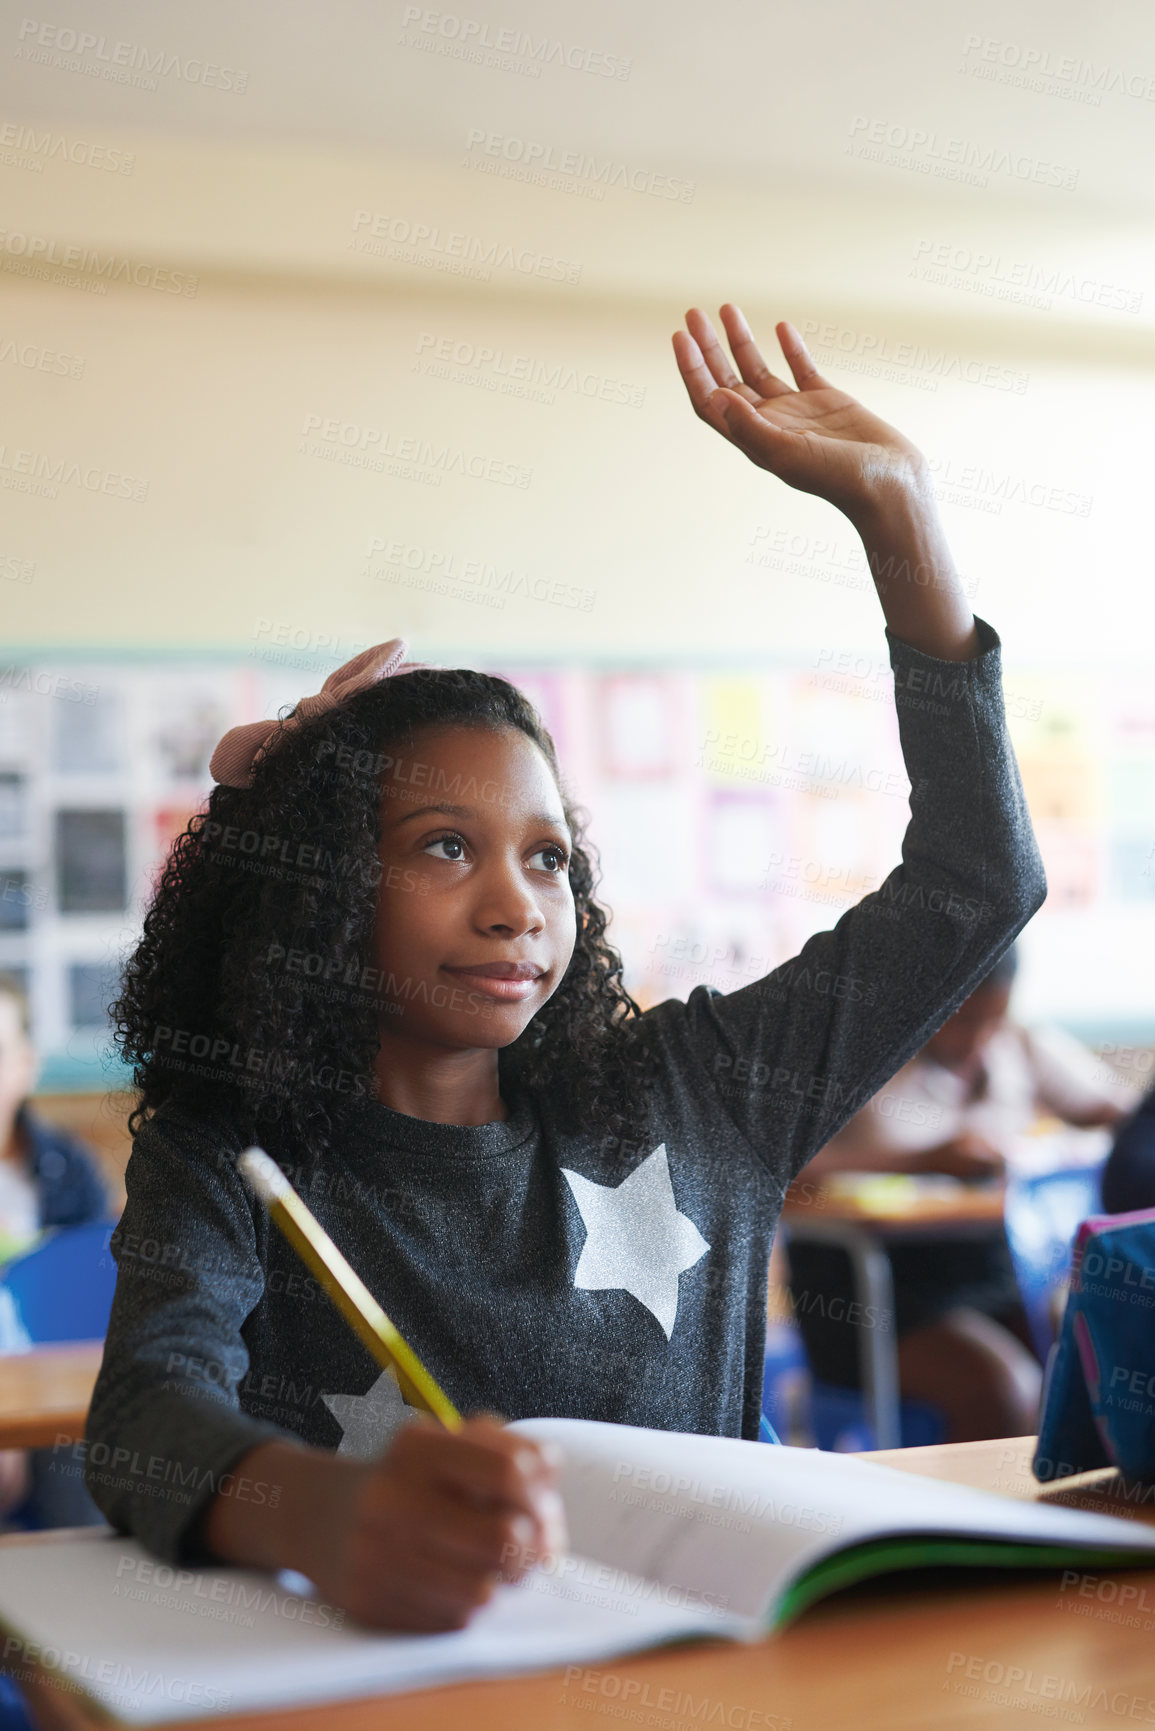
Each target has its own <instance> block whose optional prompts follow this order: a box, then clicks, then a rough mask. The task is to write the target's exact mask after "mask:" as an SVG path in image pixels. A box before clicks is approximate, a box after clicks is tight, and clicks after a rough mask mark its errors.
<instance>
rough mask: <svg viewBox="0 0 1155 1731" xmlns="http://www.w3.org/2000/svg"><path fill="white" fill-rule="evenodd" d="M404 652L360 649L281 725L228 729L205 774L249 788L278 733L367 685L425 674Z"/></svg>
mask: <svg viewBox="0 0 1155 1731" xmlns="http://www.w3.org/2000/svg"><path fill="white" fill-rule="evenodd" d="M408 647H409V646H408V644H407V643H406V641H405V639H404V638H403V637H391V638H390V639H389V641H388V643H376V644H374V645H373V647H372V648H371V649H363V650H362V651H361V653H360V655H354V656H353V658H352V660H351V661H346V662H345V664H344V666H343V667H336V668H334V670H333V672H332V673H330V675H329V677H328V679H326V681H325V683H324V685H322V687H321V689H320V691H319V692H318V693H317V695H316V696H315V697H302V698H301V700H300V702H299V703H298V704H297V707H296V709H295V710H294V711H293V713H292V715H290V716H289V717H288V718H287V719H286V720H285V721H248V722H245V723H244V724H243V726H241V727H230V728H229V731H228V732H227V733H226V734H225V735H224V737H223V738H222V739H221V740H219V741H218V744H217V748H216V750H215V751H214V752H213V755H212V758H211V759H210V761H209V774H210V775H211V776H212V778H213V780H214V781H219V782H223V783H224V784H225V786H226V787H252V785H253V768H254V765H255V763H256V759H257V757H258V756H259V754H260V753H261V751H262V750H264V749H266V748H267V747H268V744H269V742H270V740H271V738H272V736H273V735H274V734H276V733H279V732H280V730H281V729H282V728H285V727H292V726H293V725H294V724H299V723H300V722H302V721H312V719H313V717H314V716H317V715H323V714H324V713H325V711H326V710H327V709H337V708H338V707H339V706H340V705H341V704H342V703H346V702H348V700H349V698H350V697H352V696H354V694H355V693H356V692H358V691H364V689H365V687H366V686H368V685H376V684H377V682H378V681H379V680H381V679H388V678H390V677H391V676H392V675H394V674H398V673H417V672H423V671H425V670H426V669H427V668H428V666H429V663H428V662H425V661H406V660H405V651H406V649H407V648H408Z"/></svg>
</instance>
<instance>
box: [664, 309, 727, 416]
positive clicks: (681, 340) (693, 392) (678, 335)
mask: <svg viewBox="0 0 1155 1731" xmlns="http://www.w3.org/2000/svg"><path fill="white" fill-rule="evenodd" d="M674 355H675V357H676V359H677V362H678V371H679V372H680V373H681V375H682V380H683V383H684V384H685V387H686V390H687V392H688V393H689V397H690V402H691V404H692V405H693V409H694V413H695V414H696V415H698V416H700V417H701V419H702V420H703V421H706V422H707V423H708V424H709V425H710V426H711V427H713V428H714V430H715V431H716V432H719V433H721V434H722V435H723V437H725V438H729V436H730V435H729V433H728V432H727V429H726V423H725V421H724V419H723V417H722V413H721V410H722V405H723V403H724V402H725V398H724V397H721V396H720V395H719V392H718V387H717V385H716V384H715V382H714V375H713V374H712V373H711V372H710V370H709V368H708V367H707V365H706V363H705V361H704V360H703V358H702V351H701V349H700V348H699V347H698V345H697V343H696V342H695V341H694V339H693V337H692V336H690V335H689V333H688V332H686V331H675V332H674Z"/></svg>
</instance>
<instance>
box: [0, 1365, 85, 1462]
mask: <svg viewBox="0 0 1155 1731" xmlns="http://www.w3.org/2000/svg"><path fill="white" fill-rule="evenodd" d="M103 1356H104V1342H103V1341H101V1340H84V1341H80V1342H71V1341H69V1342H62V1343H61V1344H60V1345H58V1346H38V1347H35V1348H34V1349H33V1350H32V1351H31V1352H11V1353H3V1354H0V1448H3V1449H15V1448H48V1447H51V1445H52V1444H53V1443H54V1442H55V1441H56V1439H57V1437H58V1436H61V1435H63V1434H64V1433H65V1432H67V1434H68V1435H69V1436H70V1437H82V1436H83V1435H84V1421H85V1418H86V1416H87V1414H88V1403H89V1401H90V1400H91V1398H92V1390H93V1386H94V1384H95V1382H96V1376H97V1372H98V1371H99V1369H100V1361H101V1359H102V1358H103Z"/></svg>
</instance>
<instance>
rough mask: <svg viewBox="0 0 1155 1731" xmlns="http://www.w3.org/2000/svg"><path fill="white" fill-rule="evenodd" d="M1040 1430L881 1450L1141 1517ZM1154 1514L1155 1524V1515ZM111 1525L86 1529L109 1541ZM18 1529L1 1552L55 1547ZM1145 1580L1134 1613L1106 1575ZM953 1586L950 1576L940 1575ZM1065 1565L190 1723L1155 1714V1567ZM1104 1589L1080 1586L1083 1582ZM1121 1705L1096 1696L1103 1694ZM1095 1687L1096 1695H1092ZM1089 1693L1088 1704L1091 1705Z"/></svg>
mask: <svg viewBox="0 0 1155 1731" xmlns="http://www.w3.org/2000/svg"><path fill="white" fill-rule="evenodd" d="M1033 1448H1034V1438H1033V1437H1018V1438H1014V1439H1012V1440H1011V1441H1009V1442H985V1443H956V1444H953V1445H944V1446H942V1447H938V1448H927V1449H903V1450H899V1451H896V1452H893V1453H889V1454H876V1455H870V1456H867V1457H866V1458H867V1459H871V1460H877V1461H879V1462H881V1463H882V1464H883V1465H886V1466H896V1467H900V1468H902V1469H903V1470H906V1471H910V1472H916V1473H923V1474H926V1475H928V1476H929V1477H931V1478H941V1479H946V1480H949V1481H953V1482H957V1483H960V1484H971V1485H977V1486H978V1487H980V1488H981V1489H986V1490H995V1491H1000V1492H1002V1493H1003V1494H1004V1495H1007V1496H1014V1497H1024V1498H1029V1499H1032V1500H1033V1499H1047V1500H1053V1501H1061V1502H1064V1503H1067V1504H1070V1505H1073V1506H1076V1507H1084V1508H1095V1509H1101V1510H1103V1511H1105V1512H1108V1513H1114V1514H1119V1513H1126V1512H1128V1511H1129V1510H1130V1511H1134V1504H1132V1503H1129V1502H1127V1501H1126V1500H1124V1499H1122V1498H1120V1497H1118V1496H1112V1495H1111V1491H1112V1489H1116V1490H1117V1489H1118V1480H1117V1477H1116V1475H1115V1474H1113V1473H1109V1472H1106V1473H1084V1474H1082V1475H1081V1476H1080V1477H1079V1478H1077V1479H1067V1480H1064V1481H1063V1488H1061V1489H1048V1488H1045V1487H1042V1486H1040V1485H1037V1484H1036V1483H1035V1481H1034V1479H1033V1478H1032V1477H1031V1472H1030V1458H1031V1453H1032V1450H1033ZM1148 1518H1151V1516H1150V1512H1149V1511H1148ZM102 1531H103V1529H100V1528H96V1529H93V1528H85V1529H83V1532H84V1536H85V1537H86V1538H91V1539H93V1540H97V1539H99V1538H100V1536H101V1532H102ZM52 1542H53V1535H52V1534H51V1533H45V1534H29V1535H27V1536H24V1535H12V1536H11V1537H8V1538H4V1539H0V1544H4V1545H8V1544H51V1543H52ZM1099 1579H1101V1580H1102V1582H1103V1584H1104V1585H1105V1586H1110V1583H1111V1582H1112V1580H1115V1579H1117V1580H1118V1581H1119V1582H1121V1583H1123V1584H1125V1585H1127V1586H1129V1587H1133V1588H1135V1589H1136V1590H1137V1593H1138V1594H1141V1595H1142V1597H1132V1596H1130V1595H1129V1603H1130V1606H1131V1609H1132V1615H1131V1618H1130V1622H1128V1619H1127V1617H1126V1616H1125V1615H1123V1614H1121V1613H1120V1612H1119V1610H1118V1608H1117V1606H1116V1605H1115V1603H1114V1599H1113V1598H1112V1596H1111V1594H1110V1593H1108V1594H1105V1595H1102V1596H1099V1595H1098V1590H1097V1582H1098V1580H1099ZM940 1580H941V1577H940ZM1063 1581H1064V1576H1063V1574H1062V1571H1060V1570H1051V1571H1048V1572H1047V1573H1046V1574H1045V1575H1036V1576H1034V1577H1033V1578H1030V1579H1025V1578H1022V1577H1017V1576H1015V1575H1014V1574H1009V1575H1005V1576H1004V1575H1001V1574H999V1575H994V1574H986V1575H985V1576H984V1577H983V1578H982V1579H981V1580H976V1579H974V1578H971V1579H970V1580H968V1578H967V1575H966V1572H965V1571H959V1573H958V1574H957V1575H956V1576H954V1577H953V1578H952V1579H951V1580H950V1581H949V1582H948V1583H946V1584H939V1585H936V1586H934V1587H932V1588H930V1589H929V1590H928V1587H927V1585H926V1583H925V1581H923V1582H922V1583H920V1584H919V1585H914V1584H904V1583H903V1582H902V1579H901V1577H898V1578H896V1579H895V1580H893V1581H891V1582H887V1583H885V1584H882V1585H880V1584H877V1583H875V1584H872V1583H870V1582H866V1583H863V1584H862V1585H861V1586H859V1587H856V1588H855V1589H854V1590H853V1591H852V1592H850V1593H845V1594H842V1595H841V1596H839V1597H838V1598H837V1599H832V1600H827V1601H825V1602H824V1603H820V1604H818V1605H815V1606H812V1607H811V1609H810V1610H809V1611H807V1612H805V1613H804V1615H803V1616H802V1618H801V1620H800V1621H799V1622H797V1623H795V1624H793V1625H792V1626H791V1627H790V1628H788V1629H786V1630H785V1631H784V1632H783V1633H782V1634H780V1635H774V1636H771V1637H770V1638H769V1639H768V1640H766V1641H764V1642H761V1643H760V1644H758V1645H757V1646H750V1647H746V1646H740V1645H738V1644H736V1643H730V1642H709V1643H695V1644H687V1645H683V1646H680V1647H667V1648H664V1649H659V1650H655V1651H651V1652H648V1653H640V1654H635V1655H632V1656H626V1657H623V1658H621V1659H615V1660H613V1661H611V1662H610V1663H609V1664H607V1665H604V1666H597V1667H592V1666H583V1667H581V1668H580V1670H578V1671H577V1673H576V1675H575V1674H573V1671H572V1670H571V1671H569V1672H567V1671H551V1672H548V1673H539V1674H537V1675H536V1676H532V1677H513V1678H507V1679H505V1680H498V1681H489V1682H484V1683H455V1684H450V1685H448V1686H447V1687H445V1688H442V1689H423V1690H420V1691H418V1692H416V1693H413V1694H405V1695H392V1696H377V1697H375V1698H372V1699H368V1700H363V1701H350V1702H345V1703H334V1704H329V1705H325V1706H321V1707H311V1708H303V1709H301V1710H300V1711H298V1712H286V1711H284V1710H278V1711H277V1712H275V1713H261V1714H245V1715H243V1716H240V1717H237V1716H229V1715H227V1714H220V1713H216V1714H213V1715H212V1716H211V1717H210V1718H207V1719H197V1720H195V1721H194V1720H186V1721H184V1722H183V1723H184V1725H185V1727H187V1731H208V1727H210V1726H212V1727H214V1728H215V1731H229V1728H230V1727H235V1728H236V1731H242V1728H243V1731H380V1728H381V1727H383V1726H387V1727H388V1731H444V1727H445V1726H446V1725H452V1726H458V1727H468V1728H469V1731H591V1727H597V1726H609V1725H611V1724H613V1723H614V1722H617V1721H620V1722H623V1723H626V1724H629V1723H633V1724H642V1725H644V1724H651V1725H654V1726H657V1727H660V1728H662V1731H698V1728H699V1727H706V1728H708V1727H712V1726H719V1727H723V1728H727V1727H729V1728H733V1731H938V1728H940V1727H949V1728H950V1731H956V1728H959V1727H968V1726H976V1727H982V1728H983V1731H998V1728H1004V1731H1022V1727H1023V1726H1024V1725H1028V1724H1030V1723H1031V1722H1032V1716H1033V1719H1034V1720H1043V1719H1048V1718H1053V1719H1056V1720H1057V1721H1058V1722H1059V1723H1067V1724H1079V1725H1082V1726H1089V1727H1092V1728H1094V1727H1113V1731H1120V1727H1121V1726H1122V1725H1124V1724H1127V1723H1131V1724H1152V1723H1155V1643H1152V1640H1151V1636H1150V1633H1149V1629H1150V1627H1151V1626H1153V1625H1155V1570H1138V1569H1127V1570H1123V1571H1120V1572H1119V1574H1118V1576H1117V1577H1112V1576H1111V1575H1109V1574H1107V1573H1103V1574H1102V1576H1101V1577H1099V1576H1096V1575H1095V1574H1088V1575H1085V1576H1080V1577H1079V1580H1078V1581H1076V1582H1071V1581H1069V1580H1068V1581H1067V1584H1066V1587H1064V1585H1063ZM1084 1581H1085V1582H1088V1583H1090V1584H1091V1586H1092V1588H1093V1589H1094V1590H1093V1591H1092V1592H1091V1593H1090V1594H1087V1593H1080V1591H1079V1584H1080V1582H1084ZM1102 1690H1105V1691H1106V1697H1105V1700H1100V1702H1099V1704H1098V1705H1096V1696H1097V1694H1098V1692H1099V1691H1102ZM1084 1692H1085V1693H1084ZM1080 1697H1082V1700H1080ZM35 1702H36V1712H37V1714H38V1720H37V1723H38V1724H39V1725H40V1726H41V1727H42V1728H43V1731H92V1728H93V1727H95V1726H96V1725H97V1724H98V1723H99V1721H98V1720H97V1719H96V1718H95V1717H90V1716H89V1715H88V1714H87V1713H85V1712H84V1711H83V1710H82V1708H81V1707H80V1706H79V1705H78V1703H77V1700H76V1697H75V1696H73V1695H70V1694H67V1693H66V1692H65V1691H63V1690H59V1689H57V1688H55V1687H54V1686H53V1685H51V1684H43V1685H40V1686H38V1687H37V1689H36V1690H35Z"/></svg>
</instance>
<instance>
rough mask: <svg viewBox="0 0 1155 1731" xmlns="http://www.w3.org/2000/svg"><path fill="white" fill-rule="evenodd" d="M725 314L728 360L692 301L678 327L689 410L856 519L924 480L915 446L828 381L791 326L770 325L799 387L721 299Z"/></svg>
mask: <svg viewBox="0 0 1155 1731" xmlns="http://www.w3.org/2000/svg"><path fill="white" fill-rule="evenodd" d="M721 315H722V323H723V325H724V326H725V330H726V335H727V337H728V339H729V343H730V350H731V353H732V354H733V357H734V365H733V366H732V365H731V363H730V357H729V356H728V355H727V354H726V351H725V349H724V348H723V347H722V345H721V343H720V342H719V341H718V338H717V335H716V334H715V331H714V327H713V325H712V324H711V322H710V320H709V319H708V318H707V317H706V314H705V313H704V312H702V311H701V310H700V309H699V308H698V307H691V309H690V311H689V312H688V313H687V314H686V329H685V330H684V331H678V332H676V333H675V336H674V354H675V356H676V358H677V362H678V370H679V371H680V373H681V375H682V378H683V380H684V382H685V386H686V390H687V392H688V393H689V397H690V401H691V403H692V404H693V406H694V412H695V414H696V415H698V416H699V417H700V419H702V420H703V421H706V422H707V423H708V424H709V425H710V426H711V427H713V428H714V430H715V431H716V432H718V433H721V435H722V437H723V438H724V439H728V440H729V441H730V443H731V444H732V445H736V446H737V447H738V449H739V450H740V451H742V452H743V453H744V454H745V455H746V456H747V457H749V459H750V461H751V462H752V463H757V464H758V466H759V468H762V469H769V471H770V473H771V474H772V475H777V476H778V477H779V479H780V480H783V481H785V482H787V483H788V485H790V486H791V487H798V488H799V489H800V490H801V491H802V492H804V493H817V494H818V496H819V497H820V498H823V499H828V500H829V501H830V503H831V504H832V505H836V506H837V507H838V509H839V510H840V511H844V512H845V513H846V515H847V516H848V517H849V518H850V519H851V521H852V522H856V521H857V520H858V518H859V517H860V516H861V515H862V514H863V513H864V512H869V511H873V510H875V509H876V508H877V507H878V505H879V503H880V500H882V499H884V498H885V496H886V495H887V494H888V493H889V492H891V491H895V490H897V489H898V488H901V487H902V486H903V485H904V484H906V483H909V482H914V481H918V482H925V479H926V472H927V466H926V462H925V459H924V458H923V456H922V454H921V452H920V451H919V450H918V449H917V447H916V446H914V445H912V444H911V442H910V440H909V439H905V438H904V437H903V436H902V434H901V433H900V432H898V431H897V430H896V429H895V428H894V427H891V426H889V425H888V424H887V422H885V421H883V420H880V419H879V417H878V416H877V415H872V414H871V413H870V411H869V409H865V408H863V406H862V404H861V403H859V402H856V401H855V399H854V398H853V397H850V396H847V394H846V392H845V391H840V390H837V389H836V388H835V387H834V386H833V385H832V384H830V382H829V381H828V380H827V379H824V378H823V377H822V374H821V373H820V372H819V371H818V369H817V367H816V366H815V365H814V362H813V361H812V360H811V358H810V355H809V354H808V352H807V349H806V345H805V343H804V342H803V341H802V338H801V337H800V336H799V334H798V332H797V331H796V330H795V329H794V326H793V325H790V324H787V323H785V322H783V323H781V324H778V325H776V326H775V330H776V332H777V335H778V341H779V343H780V344H781V347H782V353H783V355H784V356H785V357H786V363H787V365H788V366H789V368H790V371H791V373H792V375H793V377H794V382H795V384H796V385H797V387H798V388H797V390H792V389H791V388H790V386H789V385H788V384H786V383H784V382H783V380H782V379H779V378H777V377H776V376H775V375H774V374H773V373H772V372H771V371H770V369H769V367H768V366H767V365H766V362H765V361H764V360H763V358H762V354H761V351H760V350H759V348H758V345H757V344H756V343H755V341H754V338H753V336H752V335H751V333H750V327H749V325H748V324H747V323H746V320H745V318H744V317H743V315H742V313H741V312H740V311H739V309H738V308H737V307H736V306H733V305H731V304H730V303H727V304H726V305H725V306H724V307H722V309H721ZM734 366H736V367H737V369H738V370H737V372H735V371H734Z"/></svg>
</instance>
